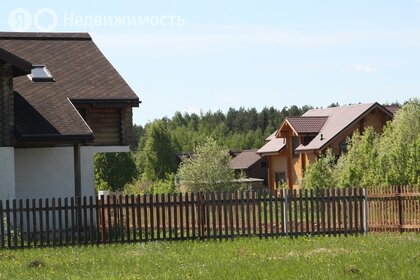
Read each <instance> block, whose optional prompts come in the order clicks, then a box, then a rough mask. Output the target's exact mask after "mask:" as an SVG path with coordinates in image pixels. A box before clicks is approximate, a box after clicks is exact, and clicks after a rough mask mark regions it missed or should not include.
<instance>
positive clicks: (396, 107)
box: [384, 105, 400, 115]
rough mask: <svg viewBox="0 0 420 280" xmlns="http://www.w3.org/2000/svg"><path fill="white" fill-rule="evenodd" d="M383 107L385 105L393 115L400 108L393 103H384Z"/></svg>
mask: <svg viewBox="0 0 420 280" xmlns="http://www.w3.org/2000/svg"><path fill="white" fill-rule="evenodd" d="M384 107H385V109H387V110H388V111H390V112H391V113H392V114H393V115H395V113H396V112H397V111H398V110H399V109H400V107H398V106H395V105H386V106H384Z"/></svg>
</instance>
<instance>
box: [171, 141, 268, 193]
mask: <svg viewBox="0 0 420 280" xmlns="http://www.w3.org/2000/svg"><path fill="white" fill-rule="evenodd" d="M193 155H194V153H178V154H176V159H177V162H178V165H180V164H181V162H182V159H183V158H190V157H192V156H193ZM229 155H230V156H231V157H232V160H231V162H230V167H231V168H232V169H233V170H235V172H236V174H240V173H241V172H243V173H244V174H245V176H246V177H247V178H248V179H249V178H252V179H263V184H264V185H267V160H266V159H265V158H263V157H261V155H260V154H258V153H257V150H256V149H255V150H244V151H229ZM258 182H259V181H258Z"/></svg>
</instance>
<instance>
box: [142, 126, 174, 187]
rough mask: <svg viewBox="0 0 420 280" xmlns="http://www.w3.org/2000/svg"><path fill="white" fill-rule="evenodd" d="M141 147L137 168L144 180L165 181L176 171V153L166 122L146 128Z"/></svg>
mask: <svg viewBox="0 0 420 280" xmlns="http://www.w3.org/2000/svg"><path fill="white" fill-rule="evenodd" d="M140 145H142V147H139V152H138V155H137V166H138V170H139V171H140V173H141V177H142V179H143V180H149V181H156V180H159V179H161V180H163V179H166V177H167V175H168V174H170V173H173V172H175V171H176V167H177V164H176V158H175V155H176V152H175V149H174V145H173V143H172V138H171V135H170V133H169V131H168V129H167V127H166V124H165V122H164V121H162V120H158V121H154V122H153V123H151V124H150V125H149V126H148V127H147V128H146V132H145V136H144V139H140V142H139V146H140Z"/></svg>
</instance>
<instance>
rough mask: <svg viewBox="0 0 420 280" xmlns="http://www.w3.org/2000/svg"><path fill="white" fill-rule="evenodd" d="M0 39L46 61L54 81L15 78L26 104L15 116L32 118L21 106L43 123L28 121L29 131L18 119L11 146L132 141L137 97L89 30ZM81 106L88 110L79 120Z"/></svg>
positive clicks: (18, 52)
mask: <svg viewBox="0 0 420 280" xmlns="http://www.w3.org/2000/svg"><path fill="white" fill-rule="evenodd" d="M0 43H1V46H2V48H3V49H4V50H5V51H6V52H8V53H13V54H14V55H15V56H17V57H19V58H21V59H22V60H25V61H30V62H31V63H33V64H34V65H35V64H40V65H45V66H46V67H47V68H48V70H49V72H50V73H51V75H52V76H53V78H54V82H34V81H31V80H30V79H29V78H28V77H26V76H22V77H17V78H14V79H13V89H14V91H15V92H16V93H15V94H16V95H17V98H18V99H19V100H20V101H21V102H20V105H22V104H24V105H25V106H26V107H22V106H18V107H16V111H15V115H16V118H17V119H30V116H29V115H28V112H27V111H26V110H22V108H30V109H31V110H30V111H31V112H32V113H33V112H37V113H38V114H39V115H40V116H41V117H42V118H43V122H32V126H31V127H30V129H28V128H29V127H28V126H27V125H26V126H25V125H23V124H22V123H20V124H19V123H17V125H16V127H15V132H16V133H15V134H16V143H15V144H14V145H15V146H17V147H27V146H34V145H35V146H37V145H41V146H44V145H47V146H48V145H55V144H58V143H61V144H65V143H74V142H79V143H81V144H90V145H128V144H130V143H131V141H132V132H131V128H132V107H137V106H138V105H139V103H140V101H139V99H138V97H137V96H136V95H135V93H134V92H133V91H132V90H131V88H130V87H129V86H128V85H127V83H126V82H125V81H124V80H123V78H122V77H121V76H120V75H119V73H118V72H117V71H116V70H115V69H114V67H113V66H112V65H111V64H110V63H109V61H108V60H107V59H106V58H105V56H104V55H103V54H102V53H101V52H100V50H99V49H98V48H97V46H96V45H95V44H94V43H93V41H92V38H91V37H90V36H89V34H87V33H15V32H0ZM0 55H1V53H0ZM0 59H1V56H0ZM82 110H88V111H92V114H88V115H90V119H88V118H86V119H84V118H83V116H82V114H81V113H80V111H82ZM101 110H102V111H103V113H98V112H99V111H101ZM110 111H113V113H112V114H110V115H109V116H108V119H107V120H109V121H110V122H112V126H111V127H109V128H107V127H106V126H107V125H108V124H109V123H108V124H107V123H106V122H104V124H103V125H97V124H98V123H101V121H104V120H105V119H104V117H103V115H106V114H107V112H110ZM96 116H98V117H99V119H98V120H95V117H96ZM111 118H113V119H112V120H110V119H111ZM46 123H48V125H46ZM91 126H92V127H91ZM116 126H117V127H116ZM94 128H95V129H99V130H98V131H96V132H95V129H94ZM35 132H36V133H35Z"/></svg>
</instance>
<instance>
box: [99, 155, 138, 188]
mask: <svg viewBox="0 0 420 280" xmlns="http://www.w3.org/2000/svg"><path fill="white" fill-rule="evenodd" d="M94 166H95V185H96V187H97V189H109V190H111V191H118V190H122V189H123V188H124V186H125V185H126V184H127V183H130V182H131V181H132V180H133V179H134V178H135V177H136V175H137V170H136V165H135V163H134V160H133V157H132V155H131V153H97V154H95V156H94Z"/></svg>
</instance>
